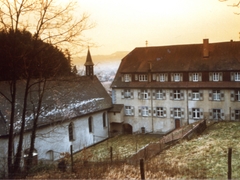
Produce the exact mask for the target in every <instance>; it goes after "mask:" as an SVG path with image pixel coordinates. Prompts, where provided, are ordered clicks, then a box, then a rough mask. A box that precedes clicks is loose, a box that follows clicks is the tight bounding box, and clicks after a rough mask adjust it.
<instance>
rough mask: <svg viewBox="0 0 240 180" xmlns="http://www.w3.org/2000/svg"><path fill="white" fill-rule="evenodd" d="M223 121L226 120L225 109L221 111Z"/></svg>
mask: <svg viewBox="0 0 240 180" xmlns="http://www.w3.org/2000/svg"><path fill="white" fill-rule="evenodd" d="M221 119H222V120H225V115H224V110H223V109H221Z"/></svg>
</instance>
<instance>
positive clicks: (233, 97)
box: [231, 90, 235, 101]
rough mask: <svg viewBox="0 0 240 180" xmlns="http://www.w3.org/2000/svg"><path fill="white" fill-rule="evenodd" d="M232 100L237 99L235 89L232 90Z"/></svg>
mask: <svg viewBox="0 0 240 180" xmlns="http://www.w3.org/2000/svg"><path fill="white" fill-rule="evenodd" d="M231 101H235V91H234V90H231Z"/></svg>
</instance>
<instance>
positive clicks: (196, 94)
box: [188, 90, 203, 101]
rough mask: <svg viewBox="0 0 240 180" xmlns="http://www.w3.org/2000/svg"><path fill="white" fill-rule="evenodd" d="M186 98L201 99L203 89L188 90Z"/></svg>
mask: <svg viewBox="0 0 240 180" xmlns="http://www.w3.org/2000/svg"><path fill="white" fill-rule="evenodd" d="M188 99H189V100H193V101H201V100H203V91H202V90H188Z"/></svg>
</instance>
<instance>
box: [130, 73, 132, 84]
mask: <svg viewBox="0 0 240 180" xmlns="http://www.w3.org/2000/svg"><path fill="white" fill-rule="evenodd" d="M129 81H130V82H131V81H132V75H131V74H129Z"/></svg>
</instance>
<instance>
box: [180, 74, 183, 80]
mask: <svg viewBox="0 0 240 180" xmlns="http://www.w3.org/2000/svg"><path fill="white" fill-rule="evenodd" d="M179 75H180V81H183V74H182V73H180V74H179Z"/></svg>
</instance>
